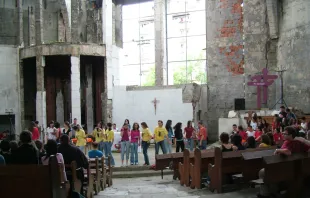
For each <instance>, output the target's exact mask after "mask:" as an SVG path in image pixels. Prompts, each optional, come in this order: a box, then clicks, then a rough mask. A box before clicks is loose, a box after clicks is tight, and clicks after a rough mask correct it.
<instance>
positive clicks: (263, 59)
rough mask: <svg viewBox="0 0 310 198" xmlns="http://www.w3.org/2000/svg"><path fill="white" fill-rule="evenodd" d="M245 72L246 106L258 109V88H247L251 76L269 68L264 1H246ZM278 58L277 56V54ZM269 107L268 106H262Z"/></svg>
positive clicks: (267, 33) (244, 8)
mask: <svg viewBox="0 0 310 198" xmlns="http://www.w3.org/2000/svg"><path fill="white" fill-rule="evenodd" d="M243 16H244V27H243V28H244V41H245V42H244V51H245V54H244V59H245V65H244V72H245V83H246V84H245V102H246V103H245V106H246V108H247V109H256V108H257V87H253V86H247V82H248V81H250V78H251V76H253V75H257V74H260V73H261V72H262V70H263V68H266V67H267V64H268V57H267V50H268V48H269V47H268V45H267V44H268V43H269V32H268V31H269V30H268V21H267V5H266V1H265V0H264V1H262V0H244V6H243ZM275 56H276V54H275ZM262 107H267V105H266V104H265V105H262Z"/></svg>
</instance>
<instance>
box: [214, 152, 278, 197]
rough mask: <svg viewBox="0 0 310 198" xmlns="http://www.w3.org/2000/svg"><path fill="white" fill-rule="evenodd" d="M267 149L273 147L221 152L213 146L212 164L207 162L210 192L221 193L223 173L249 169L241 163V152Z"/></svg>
mask: <svg viewBox="0 0 310 198" xmlns="http://www.w3.org/2000/svg"><path fill="white" fill-rule="evenodd" d="M268 149H269V150H270V149H274V147H269V148H256V149H247V150H242V151H230V152H222V150H221V149H220V148H215V150H214V164H213V165H212V164H209V167H208V175H209V176H210V177H211V182H210V184H209V189H210V190H211V191H212V192H213V191H214V190H216V191H217V193H222V191H223V189H222V187H223V184H224V176H225V175H229V174H237V173H242V172H243V171H244V170H245V169H251V167H247V166H244V165H243V162H244V161H243V158H242V155H241V154H242V153H244V152H253V151H259V150H268Z"/></svg>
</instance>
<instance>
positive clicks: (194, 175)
mask: <svg viewBox="0 0 310 198" xmlns="http://www.w3.org/2000/svg"><path fill="white" fill-rule="evenodd" d="M210 163H214V149H208V150H203V151H201V150H199V149H195V151H194V160H193V161H192V162H191V163H190V167H189V170H190V171H189V175H190V177H191V180H192V181H191V184H190V187H191V188H192V189H194V188H197V189H201V183H202V182H201V174H203V173H204V172H206V171H207V170H208V165H209V164H210Z"/></svg>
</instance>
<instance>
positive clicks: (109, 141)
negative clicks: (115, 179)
mask: <svg viewBox="0 0 310 198" xmlns="http://www.w3.org/2000/svg"><path fill="white" fill-rule="evenodd" d="M107 126H108V129H107V130H106V131H105V132H104V133H103V145H104V154H105V158H106V164H108V156H109V155H110V156H111V165H112V166H115V162H114V158H113V155H112V145H113V142H114V131H113V129H112V123H108V124H107Z"/></svg>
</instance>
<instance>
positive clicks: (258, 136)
mask: <svg viewBox="0 0 310 198" xmlns="http://www.w3.org/2000/svg"><path fill="white" fill-rule="evenodd" d="M262 135H263V131H262V128H261V127H258V128H257V130H256V131H255V133H254V138H255V141H256V142H260V141H261V136H262Z"/></svg>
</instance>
